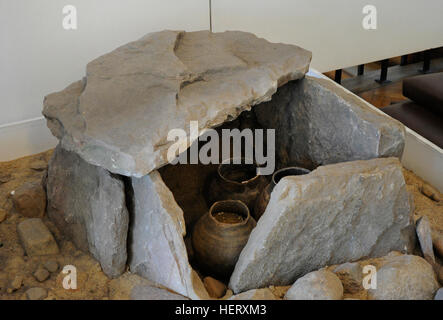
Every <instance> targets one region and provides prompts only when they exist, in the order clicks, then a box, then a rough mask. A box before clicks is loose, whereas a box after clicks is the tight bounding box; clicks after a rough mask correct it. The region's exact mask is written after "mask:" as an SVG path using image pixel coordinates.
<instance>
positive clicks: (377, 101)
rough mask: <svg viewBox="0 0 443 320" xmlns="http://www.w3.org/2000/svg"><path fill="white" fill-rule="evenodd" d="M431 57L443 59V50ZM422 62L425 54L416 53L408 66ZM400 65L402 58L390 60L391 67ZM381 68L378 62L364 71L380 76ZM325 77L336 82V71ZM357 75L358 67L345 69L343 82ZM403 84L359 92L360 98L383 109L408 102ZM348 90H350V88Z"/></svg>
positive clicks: (386, 85) (397, 83)
mask: <svg viewBox="0 0 443 320" xmlns="http://www.w3.org/2000/svg"><path fill="white" fill-rule="evenodd" d="M431 57H432V58H433V59H438V58H442V57H443V48H438V49H434V50H433V52H432V54H431ZM422 61H423V53H416V54H411V55H408V59H407V63H408V65H412V64H418V63H420V64H421V63H422ZM400 63H401V57H394V58H390V59H389V66H390V67H393V66H400ZM434 65H435V64H434ZM434 65H433V64H432V61H431V69H432V67H433V66H434ZM440 67H441V63H440ZM380 68H381V62H380V61H376V62H372V63H368V64H365V67H364V71H365V74H366V73H367V72H371V71H376V72H377V74H378V72H379V70H380ZM397 68H398V67H397ZM394 69H395V68H394ZM436 71H441V70H434V71H433V72H436ZM324 75H325V76H327V77H329V78H331V79H333V80H334V77H335V71H330V72H325V73H324ZM356 75H357V66H355V67H351V68H345V69H343V70H342V81H343V80H346V79H351V78H353V77H355V76H356ZM389 75H391V76H392V74H389V73H388V80H389ZM348 81H349V80H348ZM351 81H352V80H351ZM345 82H346V81H345ZM402 84H403V81H402V80H400V81H393V82H392V83H390V84H385V85H383V86H381V87H377V88H375V89H371V90H367V91H362V92H359V93H358V96H360V97H361V98H362V99H364V100H366V101H367V102H369V103H371V104H372V105H374V106H376V107H377V108H383V107H386V106H389V105H391V104H394V103H397V102H401V101H403V100H407V98H406V97H405V96H403V95H402ZM348 89H350V88H348ZM351 91H352V90H351Z"/></svg>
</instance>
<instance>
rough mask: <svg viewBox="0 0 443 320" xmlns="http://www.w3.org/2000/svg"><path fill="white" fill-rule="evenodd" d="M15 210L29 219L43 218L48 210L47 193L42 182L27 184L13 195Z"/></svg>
mask: <svg viewBox="0 0 443 320" xmlns="http://www.w3.org/2000/svg"><path fill="white" fill-rule="evenodd" d="M11 195H12V201H13V203H14V207H15V210H17V212H18V213H20V214H21V215H23V216H25V217H28V218H42V217H43V216H44V215H45V209H46V192H45V190H44V189H43V186H42V184H41V182H40V181H32V182H26V183H24V184H22V185H21V186H20V187H19V188H18V189H16V190H15V192H14V194H12V193H11Z"/></svg>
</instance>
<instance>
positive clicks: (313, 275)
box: [285, 270, 343, 300]
mask: <svg viewBox="0 0 443 320" xmlns="http://www.w3.org/2000/svg"><path fill="white" fill-rule="evenodd" d="M285 299H286V300H341V299H343V285H342V283H341V282H340V279H339V278H338V277H337V276H336V275H335V274H334V273H332V272H331V271H327V270H319V271H314V272H310V273H308V274H307V275H305V276H303V277H301V278H299V279H298V280H297V281H295V283H294V284H293V285H292V287H291V288H290V289H289V290H288V292H287V293H286V295H285Z"/></svg>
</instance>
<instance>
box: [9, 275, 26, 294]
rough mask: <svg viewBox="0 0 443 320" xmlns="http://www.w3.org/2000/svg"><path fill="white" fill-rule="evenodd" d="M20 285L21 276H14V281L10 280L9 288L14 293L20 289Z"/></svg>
mask: <svg viewBox="0 0 443 320" xmlns="http://www.w3.org/2000/svg"><path fill="white" fill-rule="evenodd" d="M22 283H23V276H21V275H17V276H15V278H14V280H12V282H11V286H10V288H11V289H12V291H16V290H18V289H20V288H21V286H22Z"/></svg>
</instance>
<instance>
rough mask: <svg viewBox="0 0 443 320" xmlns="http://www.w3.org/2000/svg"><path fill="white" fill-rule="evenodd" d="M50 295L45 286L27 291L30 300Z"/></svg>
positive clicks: (41, 298)
mask: <svg viewBox="0 0 443 320" xmlns="http://www.w3.org/2000/svg"><path fill="white" fill-rule="evenodd" d="M47 296H48V292H47V291H46V289H43V288H38V287H36V288H31V289H28V290H27V291H26V297H27V298H28V300H43V299H44V298H46V297H47Z"/></svg>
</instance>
